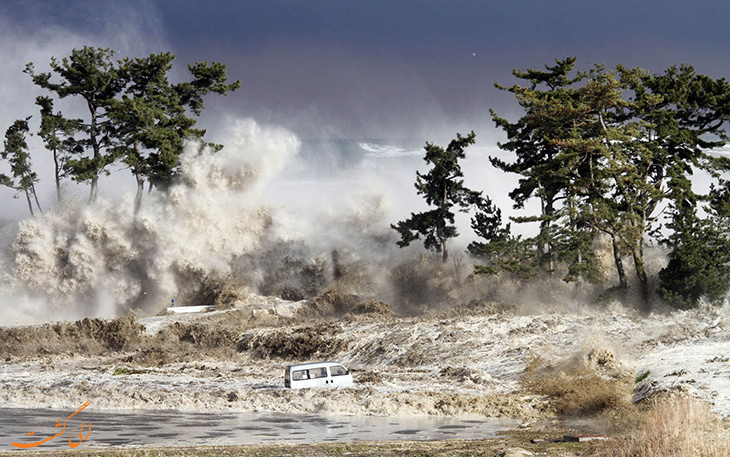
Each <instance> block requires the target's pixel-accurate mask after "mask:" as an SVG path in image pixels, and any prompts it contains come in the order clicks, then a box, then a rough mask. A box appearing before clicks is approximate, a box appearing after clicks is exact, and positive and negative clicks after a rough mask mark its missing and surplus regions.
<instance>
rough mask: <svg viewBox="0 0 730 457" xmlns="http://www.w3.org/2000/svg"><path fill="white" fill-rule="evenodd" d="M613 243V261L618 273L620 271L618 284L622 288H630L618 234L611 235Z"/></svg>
mask: <svg viewBox="0 0 730 457" xmlns="http://www.w3.org/2000/svg"><path fill="white" fill-rule="evenodd" d="M611 243H612V244H613V261H614V263H615V264H616V273H618V286H619V288H621V289H628V288H629V283H628V281H627V280H626V271H625V270H624V262H623V260H621V252H620V250H619V248H618V243H617V242H616V236H615V235H611Z"/></svg>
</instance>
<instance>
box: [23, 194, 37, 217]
mask: <svg viewBox="0 0 730 457" xmlns="http://www.w3.org/2000/svg"><path fill="white" fill-rule="evenodd" d="M25 198H26V200H28V209H29V210H30V215H31V216H33V217H35V214H34V213H33V203H31V201H30V192H29V191H28V189H25Z"/></svg>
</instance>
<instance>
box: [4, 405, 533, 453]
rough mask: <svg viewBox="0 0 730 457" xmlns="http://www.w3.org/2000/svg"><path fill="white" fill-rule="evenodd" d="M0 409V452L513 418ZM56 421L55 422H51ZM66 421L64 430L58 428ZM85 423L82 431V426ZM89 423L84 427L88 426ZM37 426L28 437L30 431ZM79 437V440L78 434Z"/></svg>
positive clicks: (465, 428) (400, 434) (452, 426)
mask: <svg viewBox="0 0 730 457" xmlns="http://www.w3.org/2000/svg"><path fill="white" fill-rule="evenodd" d="M72 413H74V411H61V410H45V409H23V408H17V409H15V408H5V409H0V451H8V450H13V449H17V450H18V451H22V449H19V448H17V447H15V446H13V445H12V444H11V443H20V444H22V443H26V444H32V443H38V442H40V441H42V440H44V439H46V438H49V437H52V436H54V435H56V434H59V433H61V432H62V433H61V434H60V435H58V436H57V437H55V438H53V439H51V440H48V441H46V442H44V443H43V444H40V445H37V446H36V447H35V449H36V450H44V449H54V448H55V449H67V448H68V447H69V444H72V445H75V444H76V443H80V445H79V447H78V449H83V448H103V447H112V446H114V447H118V446H177V445H181V446H208V445H210V446H212V445H235V444H256V443H292V444H296V443H312V442H327V441H343V442H344V441H367V440H440V439H452V438H464V439H469V438H491V437H494V436H495V434H496V432H498V431H500V430H506V429H510V428H514V427H516V426H517V425H518V424H519V421H517V420H514V419H493V418H478V419H468V418H454V417H433V416H420V417H375V416H324V415H294V414H271V413H233V414H226V413H214V414H207V413H206V414H202V413H178V412H174V411H163V412H159V411H156V412H122V413H120V412H100V411H92V410H83V411H80V412H78V413H77V414H75V415H74V416H72V417H70V418H69V416H70V415H71V414H72ZM57 420H60V422H59V426H58V427H55V424H56V423H57V422H56V421H57ZM64 422H65V429H64V428H63V425H64ZM82 423H83V434H82V435H81V437H80V436H79V433H80V432H81V427H82ZM89 427H90V431H89ZM31 431H33V432H35V433H34V434H33V435H32V436H27V435H28V433H29V432H31ZM80 438H85V440H82V439H80Z"/></svg>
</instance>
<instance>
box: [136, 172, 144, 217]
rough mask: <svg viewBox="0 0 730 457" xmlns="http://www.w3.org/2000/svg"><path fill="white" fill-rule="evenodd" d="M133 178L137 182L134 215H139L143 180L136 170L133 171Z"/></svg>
mask: <svg viewBox="0 0 730 457" xmlns="http://www.w3.org/2000/svg"><path fill="white" fill-rule="evenodd" d="M134 178H135V179H136V180H137V194H136V195H135V196H134V214H137V213H139V209H140V207H141V206H142V194H143V193H144V178H143V177H142V173H141V172H140V171H139V170H138V169H135V170H134Z"/></svg>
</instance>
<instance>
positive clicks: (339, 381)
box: [284, 362, 352, 389]
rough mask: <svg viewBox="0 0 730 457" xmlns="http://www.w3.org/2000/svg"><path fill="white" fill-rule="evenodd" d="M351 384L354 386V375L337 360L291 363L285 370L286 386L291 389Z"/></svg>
mask: <svg viewBox="0 0 730 457" xmlns="http://www.w3.org/2000/svg"><path fill="white" fill-rule="evenodd" d="M349 386H352V375H351V374H350V372H349V370H348V369H347V368H345V367H344V366H343V365H342V364H339V363H336V362H315V363H302V364H299V365H289V366H288V367H286V371H284V387H288V388H290V389H302V388H305V387H349Z"/></svg>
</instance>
